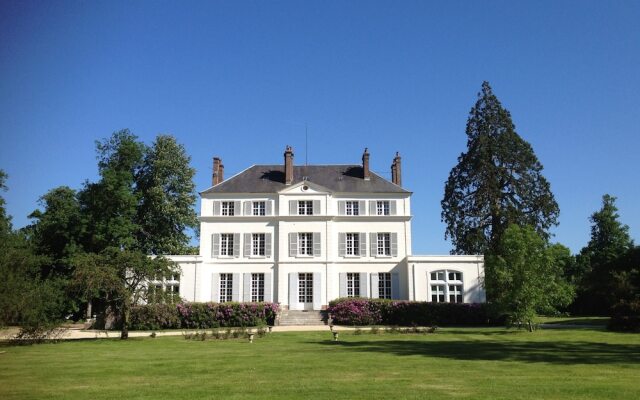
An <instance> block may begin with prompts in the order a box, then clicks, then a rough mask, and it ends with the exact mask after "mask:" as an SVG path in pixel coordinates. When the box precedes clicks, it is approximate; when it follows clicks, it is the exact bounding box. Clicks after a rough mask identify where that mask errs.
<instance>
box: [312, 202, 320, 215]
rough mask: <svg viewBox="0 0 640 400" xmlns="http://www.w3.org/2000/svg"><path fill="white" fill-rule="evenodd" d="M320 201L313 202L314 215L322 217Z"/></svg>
mask: <svg viewBox="0 0 640 400" xmlns="http://www.w3.org/2000/svg"><path fill="white" fill-rule="evenodd" d="M320 214H321V213H320V200H314V201H313V215H320Z"/></svg>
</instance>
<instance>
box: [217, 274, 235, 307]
mask: <svg viewBox="0 0 640 400" xmlns="http://www.w3.org/2000/svg"><path fill="white" fill-rule="evenodd" d="M229 301H233V274H220V303H226V302H229Z"/></svg>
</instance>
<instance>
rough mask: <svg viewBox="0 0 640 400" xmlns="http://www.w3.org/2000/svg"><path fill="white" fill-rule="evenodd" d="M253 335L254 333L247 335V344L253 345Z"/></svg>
mask: <svg viewBox="0 0 640 400" xmlns="http://www.w3.org/2000/svg"><path fill="white" fill-rule="evenodd" d="M253 335H254V333H251V332H250V333H249V343H253Z"/></svg>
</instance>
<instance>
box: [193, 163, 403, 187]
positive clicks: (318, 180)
mask: <svg viewBox="0 0 640 400" xmlns="http://www.w3.org/2000/svg"><path fill="white" fill-rule="evenodd" d="M362 174H363V172H362V166H361V165H301V166H295V165H294V167H293V183H292V185H295V184H296V183H299V182H302V181H303V178H305V177H306V180H307V181H309V182H311V183H315V184H317V185H321V186H324V187H326V188H327V189H329V190H331V191H333V192H342V193H410V192H409V191H407V190H404V189H403V188H401V187H400V186H398V185H395V184H393V183H391V182H389V181H388V180H386V179H384V178H382V177H380V176H378V175H376V174H375V173H373V172H372V173H371V179H370V180H368V181H365V180H364V179H363V178H362ZM286 187H288V186H287V185H285V184H284V165H282V164H280V165H254V166H251V167H249V168H247V169H246V170H244V171H242V172H240V173H239V174H237V175H235V176H232V177H231V178H229V179H227V180H226V181H223V182H222V183H219V184H218V185H216V186H213V187H211V188H209V189H207V190H205V191H204V192H202V193H201V194H207V193H276V192H279V191H281V190H282V189H285V188H286Z"/></svg>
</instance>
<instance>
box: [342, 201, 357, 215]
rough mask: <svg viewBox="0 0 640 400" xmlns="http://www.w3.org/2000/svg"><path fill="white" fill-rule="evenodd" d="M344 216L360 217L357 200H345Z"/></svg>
mask: <svg viewBox="0 0 640 400" xmlns="http://www.w3.org/2000/svg"><path fill="white" fill-rule="evenodd" d="M344 213H345V215H360V202H359V201H357V200H347V201H346V202H345V205H344Z"/></svg>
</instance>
